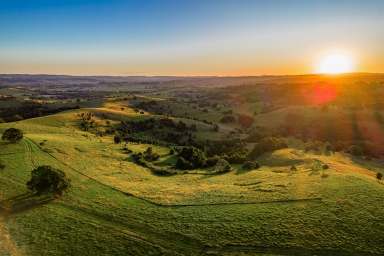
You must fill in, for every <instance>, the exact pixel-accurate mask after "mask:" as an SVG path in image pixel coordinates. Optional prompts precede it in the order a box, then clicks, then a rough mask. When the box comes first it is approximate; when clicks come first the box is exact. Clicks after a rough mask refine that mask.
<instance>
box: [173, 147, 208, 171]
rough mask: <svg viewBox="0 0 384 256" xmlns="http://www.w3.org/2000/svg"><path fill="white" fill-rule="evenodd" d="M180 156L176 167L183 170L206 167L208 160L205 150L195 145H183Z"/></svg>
mask: <svg viewBox="0 0 384 256" xmlns="http://www.w3.org/2000/svg"><path fill="white" fill-rule="evenodd" d="M178 157H179V158H178V160H177V162H176V168H177V169H182V170H188V169H197V168H201V167H204V166H205V163H206V160H207V158H206V156H205V154H204V152H202V151H201V150H200V149H198V148H195V147H183V148H182V150H181V151H180V152H179V154H178Z"/></svg>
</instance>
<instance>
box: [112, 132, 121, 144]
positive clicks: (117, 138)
mask: <svg viewBox="0 0 384 256" xmlns="http://www.w3.org/2000/svg"><path fill="white" fill-rule="evenodd" d="M113 142H115V144H120V143H121V137H120V135H118V134H116V135H115V136H114V137H113Z"/></svg>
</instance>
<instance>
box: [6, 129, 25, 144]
mask: <svg viewBox="0 0 384 256" xmlns="http://www.w3.org/2000/svg"><path fill="white" fill-rule="evenodd" d="M22 138H23V132H22V131H21V130H19V129H16V128H9V129H7V130H5V132H4V133H3V136H2V137H1V139H2V140H5V141H8V142H11V143H16V142H19V141H20V140H21V139H22Z"/></svg>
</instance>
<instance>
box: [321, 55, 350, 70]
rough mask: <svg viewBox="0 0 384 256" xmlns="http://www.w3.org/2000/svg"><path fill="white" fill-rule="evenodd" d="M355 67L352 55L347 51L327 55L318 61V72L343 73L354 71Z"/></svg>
mask: <svg viewBox="0 0 384 256" xmlns="http://www.w3.org/2000/svg"><path fill="white" fill-rule="evenodd" d="M354 68H355V65H354V61H353V59H352V57H351V56H350V55H348V54H345V53H332V54H328V55H325V56H324V57H323V58H321V60H320V62H319V63H318V66H317V70H316V73H320V74H341V73H349V72H353V71H354Z"/></svg>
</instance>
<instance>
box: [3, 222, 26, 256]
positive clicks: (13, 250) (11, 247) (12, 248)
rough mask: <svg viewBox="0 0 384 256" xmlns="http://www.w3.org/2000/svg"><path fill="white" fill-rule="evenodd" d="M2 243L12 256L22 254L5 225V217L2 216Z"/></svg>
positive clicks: (20, 255)
mask: <svg viewBox="0 0 384 256" xmlns="http://www.w3.org/2000/svg"><path fill="white" fill-rule="evenodd" d="M0 244H1V245H2V247H4V249H5V250H6V251H7V253H8V254H9V255H10V256H22V255H24V254H22V253H21V252H20V250H19V249H18V248H17V246H16V244H15V242H14V241H13V240H12V238H11V235H10V234H9V232H8V230H7V228H6V227H5V224H4V221H3V218H2V217H1V216H0Z"/></svg>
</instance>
